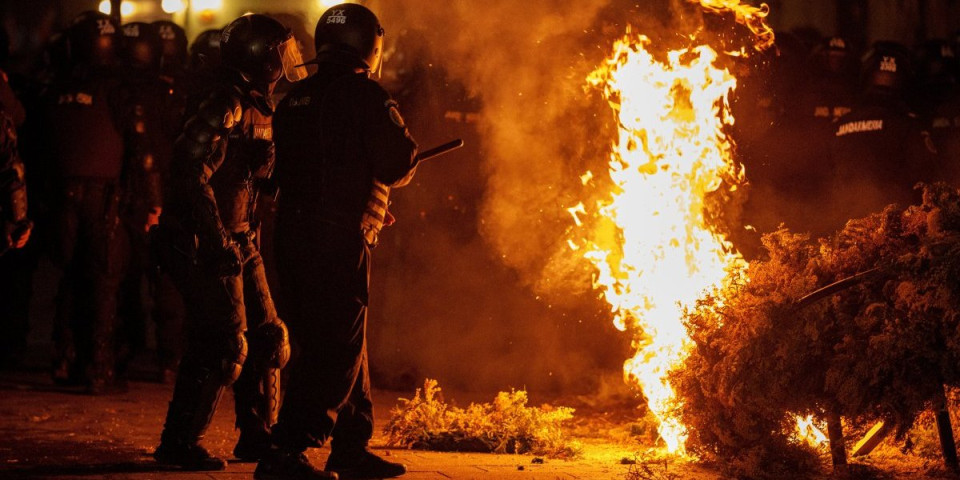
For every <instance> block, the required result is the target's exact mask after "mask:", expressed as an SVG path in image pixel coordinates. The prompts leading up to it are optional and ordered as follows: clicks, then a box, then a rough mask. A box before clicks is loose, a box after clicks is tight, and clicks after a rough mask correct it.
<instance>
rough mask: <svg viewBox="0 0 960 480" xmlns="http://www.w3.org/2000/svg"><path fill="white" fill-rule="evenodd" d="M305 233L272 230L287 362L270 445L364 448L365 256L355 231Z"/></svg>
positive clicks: (367, 400) (368, 412) (368, 429)
mask: <svg viewBox="0 0 960 480" xmlns="http://www.w3.org/2000/svg"><path fill="white" fill-rule="evenodd" d="M281 215H282V212H281ZM285 227H286V228H285ZM306 228H308V227H299V226H298V225H296V224H294V225H284V223H283V219H281V221H280V222H279V223H278V226H277V233H276V239H277V251H276V256H277V270H278V274H279V278H280V286H281V288H282V290H281V297H282V304H281V310H282V311H283V312H284V316H285V318H287V325H288V326H289V328H290V337H291V339H293V344H294V358H293V360H292V361H291V364H290V378H289V381H288V382H287V390H286V393H285V396H284V405H283V408H282V409H281V410H280V419H279V422H278V423H277V425H276V426H275V427H274V432H273V441H274V443H275V444H277V445H278V446H280V447H281V448H284V449H287V450H292V451H303V450H305V449H306V448H310V447H319V446H321V445H323V444H324V443H325V442H326V441H327V440H328V439H329V438H330V437H331V436H332V437H333V441H332V443H331V447H332V448H334V449H337V450H340V449H343V450H352V449H360V448H364V447H365V446H366V445H367V442H368V441H369V440H370V437H371V436H372V434H373V402H372V400H371V397H370V376H369V369H368V366H367V343H366V321H367V298H368V295H367V289H368V278H369V257H370V251H369V250H368V249H367V247H366V245H365V244H364V242H363V239H362V237H361V236H360V234H359V232H356V233H352V232H349V231H344V230H342V229H341V227H336V226H325V225H321V226H316V225H315V226H311V227H309V228H310V231H306Z"/></svg>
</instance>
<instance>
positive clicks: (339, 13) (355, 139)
mask: <svg viewBox="0 0 960 480" xmlns="http://www.w3.org/2000/svg"><path fill="white" fill-rule="evenodd" d="M383 35H384V31H383V28H381V26H380V22H379V20H378V19H377V17H376V15H374V14H373V12H371V11H370V10H368V9H366V8H365V7H363V6H361V5H357V4H343V5H338V6H335V7H331V8H330V9H328V10H327V11H326V12H324V14H323V15H322V16H321V17H320V20H319V21H318V22H317V27H316V34H315V42H316V47H317V59H316V60H315V61H314V62H313V63H316V64H317V65H318V71H317V73H316V74H314V75H313V76H312V77H310V78H309V79H307V80H305V81H304V82H302V83H300V84H299V85H296V86H295V87H294V88H293V90H292V91H291V92H290V93H289V94H288V95H287V96H286V97H285V98H284V99H283V101H281V103H280V105H279V107H278V109H277V115H276V116H275V120H274V126H275V129H276V142H277V158H278V160H277V182H278V185H279V186H280V189H281V190H282V191H283V197H282V198H281V201H280V203H279V205H278V212H277V216H278V218H277V225H276V242H277V250H276V256H277V270H278V274H279V278H280V287H281V294H282V295H281V297H282V301H283V303H282V304H281V308H282V311H283V312H284V316H285V317H286V318H288V324H289V325H290V329H291V335H292V337H293V338H294V340H295V344H296V345H297V347H298V348H297V357H296V361H295V362H294V363H293V364H292V365H291V367H290V381H289V383H288V385H287V391H286V395H285V397H284V405H283V408H282V409H281V412H280V419H279V422H278V423H277V425H276V426H275V427H274V431H273V436H272V438H273V442H274V445H275V446H276V449H274V450H272V451H271V453H270V454H269V455H268V456H266V457H265V458H264V459H263V460H261V461H260V464H259V465H258V466H257V470H256V472H255V478H258V479H261V480H266V479H280V478H284V479H285V478H295V479H315V478H329V476H332V475H333V472H335V473H338V474H339V475H340V476H341V477H342V478H383V477H393V476H397V475H401V474H403V473H404V472H405V471H406V469H405V467H404V466H403V465H401V464H398V463H392V462H388V461H386V460H384V459H382V458H380V457H378V456H376V455H374V454H373V453H371V452H370V451H369V450H367V443H368V441H369V440H370V437H371V435H372V432H373V404H372V401H371V397H370V376H369V367H368V364H367V351H366V345H367V344H366V338H365V335H366V319H367V316H366V315H367V303H368V302H367V299H368V290H367V289H368V281H369V261H370V247H371V246H372V245H374V244H375V243H376V240H377V236H378V234H379V230H380V228H381V227H382V225H383V222H384V217H385V216H386V207H387V204H388V199H387V196H388V195H389V189H390V188H391V187H399V186H403V185H405V184H406V183H407V182H409V180H410V178H411V177H412V175H413V173H414V171H415V168H416V165H417V160H416V153H417V145H416V143H415V142H414V141H413V139H412V138H411V136H410V134H409V133H408V131H407V128H406V126H405V125H404V121H403V118H402V117H401V115H400V112H399V111H398V110H397V104H396V103H395V102H394V101H393V100H391V98H390V96H389V94H387V92H386V91H385V90H384V89H383V88H382V87H381V86H380V85H379V84H378V83H377V82H376V81H374V80H372V79H371V78H370V75H371V73H373V72H377V70H378V69H379V67H380V58H381V53H382V50H383ZM331 437H332V442H331V453H330V456H329V458H328V461H327V464H326V467H325V470H326V471H325V472H324V471H319V470H316V469H314V468H313V467H312V466H311V465H310V464H309V462H308V461H307V460H306V458H305V457H304V456H303V455H302V452H304V451H305V450H306V449H307V448H311V447H313V448H316V447H319V446H321V445H323V444H324V443H325V442H326V441H327V440H328V439H330V438H331Z"/></svg>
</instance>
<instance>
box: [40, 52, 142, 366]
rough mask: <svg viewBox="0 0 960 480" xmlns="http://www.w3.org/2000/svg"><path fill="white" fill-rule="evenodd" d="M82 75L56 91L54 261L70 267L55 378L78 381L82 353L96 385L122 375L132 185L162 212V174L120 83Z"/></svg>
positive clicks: (105, 75) (51, 121)
mask: <svg viewBox="0 0 960 480" xmlns="http://www.w3.org/2000/svg"><path fill="white" fill-rule="evenodd" d="M79 71H80V72H81V73H79V74H78V75H75V76H74V77H73V78H72V79H70V81H68V82H64V84H63V85H61V86H60V87H59V88H55V89H53V90H52V95H51V97H50V103H49V105H48V112H47V115H46V118H47V122H48V124H47V125H46V126H45V129H46V130H47V131H48V132H49V133H50V145H49V147H50V148H51V151H50V155H51V156H50V158H51V159H52V162H53V164H54V165H55V171H56V172H57V173H58V174H59V178H58V179H57V180H56V181H57V183H58V188H57V191H58V193H59V195H60V198H59V199H58V200H59V201H58V205H57V206H56V207H55V208H56V210H57V214H56V216H57V227H56V228H57V231H56V237H55V238H56V239H57V240H58V242H59V245H58V247H59V248H57V250H56V251H55V252H54V258H56V259H58V260H59V262H60V264H61V265H62V266H63V268H64V278H63V281H62V284H61V289H60V293H59V296H58V300H59V301H58V305H57V308H58V311H57V318H58V319H59V320H58V321H57V324H56V328H55V336H56V343H57V344H58V353H59V359H58V364H57V365H55V372H54V373H55V376H56V377H57V378H58V379H65V377H76V375H75V374H68V373H67V372H66V371H64V369H63V367H64V366H68V365H69V363H71V360H72V358H71V357H73V356H74V354H75V355H76V360H77V366H79V367H82V368H86V369H87V370H88V372H87V373H86V374H87V377H89V380H91V381H92V382H93V383H95V384H96V383H109V382H111V381H112V379H113V375H114V362H115V353H116V352H115V351H114V350H115V348H116V345H115V338H114V334H115V329H116V316H117V293H118V289H119V283H120V279H121V278H122V276H123V273H124V269H125V261H126V258H127V257H126V250H127V248H128V245H129V244H128V240H127V238H126V232H125V231H124V228H122V226H121V212H122V211H123V210H124V208H125V206H126V205H127V204H128V203H127V202H129V201H131V200H132V198H131V197H129V196H127V195H128V194H129V195H134V193H133V191H132V190H131V189H129V188H128V186H129V185H134V184H136V185H144V186H146V187H145V189H144V190H141V191H140V192H138V193H136V195H142V198H143V199H144V201H145V202H147V203H150V204H152V205H153V206H155V207H157V208H159V201H160V197H159V192H158V191H157V190H156V187H158V186H159V182H158V181H157V177H158V175H159V172H157V171H156V170H155V169H154V168H153V167H154V165H153V163H152V160H151V158H150V156H149V155H145V153H146V151H145V149H144V148H143V147H141V146H139V142H140V140H141V139H142V135H141V134H140V133H138V132H137V131H136V130H137V128H136V125H137V121H136V120H135V119H134V118H133V117H132V113H133V112H134V111H135V108H134V107H133V106H132V105H131V104H129V103H126V102H125V100H126V97H127V95H126V94H125V90H124V89H123V87H122V85H121V82H120V81H119V77H118V76H117V75H116V74H114V73H113V72H112V71H110V70H107V69H102V68H97V69H89V70H88V69H86V68H80V69H79ZM88 338H89V340H88ZM91 341H92V345H91ZM73 348H76V351H75V352H74V351H72V350H73ZM75 373H78V372H75Z"/></svg>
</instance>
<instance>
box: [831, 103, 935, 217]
mask: <svg viewBox="0 0 960 480" xmlns="http://www.w3.org/2000/svg"><path fill="white" fill-rule="evenodd" d="M834 135H835V138H834V141H833V144H832V148H831V158H832V166H833V192H834V197H833V204H834V205H833V208H831V209H829V210H827V211H829V212H831V214H834V215H836V217H835V218H834V219H833V221H832V227H833V228H840V227H842V226H843V224H844V223H845V222H846V221H847V220H849V219H851V218H859V217H862V216H865V215H868V214H870V213H874V212H879V211H880V210H881V209H882V208H883V207H884V206H886V205H888V204H890V203H898V204H900V205H901V206H905V205H909V204H911V202H913V201H914V200H915V198H914V196H915V194H914V192H913V187H914V185H915V184H916V183H917V182H920V181H934V180H937V179H938V178H939V175H940V173H939V170H940V167H939V165H938V164H937V161H938V159H937V156H936V151H935V149H934V146H933V144H932V142H931V140H930V138H929V134H928V133H927V132H926V131H924V130H923V128H922V124H921V122H920V120H919V119H918V118H917V116H916V115H914V114H912V113H911V112H910V110H909V108H908V107H907V106H906V105H905V104H904V102H903V101H902V100H900V99H898V98H897V97H896V96H893V95H890V94H884V93H870V94H867V95H866V96H865V97H864V98H863V100H862V101H861V102H860V103H859V104H858V105H856V106H855V107H854V108H853V110H852V111H851V112H850V113H848V114H847V115H845V116H844V117H843V118H841V119H840V121H838V122H837V124H836V130H835V132H834Z"/></svg>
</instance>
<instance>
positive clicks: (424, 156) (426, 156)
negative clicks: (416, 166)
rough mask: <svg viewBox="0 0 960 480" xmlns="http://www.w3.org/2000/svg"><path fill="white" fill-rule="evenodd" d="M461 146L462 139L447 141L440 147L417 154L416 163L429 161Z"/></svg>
mask: <svg viewBox="0 0 960 480" xmlns="http://www.w3.org/2000/svg"><path fill="white" fill-rule="evenodd" d="M462 146H463V139H462V138H458V139H456V140H452V141H449V142H447V143H444V144H443V145H440V146H439V147H434V148H431V149H430V150H426V151H423V152H420V153H418V154H417V161H418V162H422V161H424V160H430V159H431V158H433V157H439V156H440V155H443V154H445V153H448V152H451V151H453V150H456V149H458V148H460V147H462Z"/></svg>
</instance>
